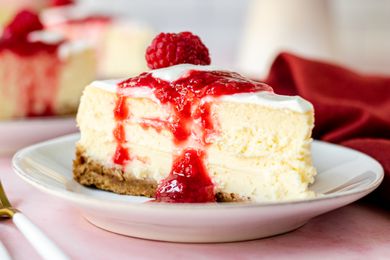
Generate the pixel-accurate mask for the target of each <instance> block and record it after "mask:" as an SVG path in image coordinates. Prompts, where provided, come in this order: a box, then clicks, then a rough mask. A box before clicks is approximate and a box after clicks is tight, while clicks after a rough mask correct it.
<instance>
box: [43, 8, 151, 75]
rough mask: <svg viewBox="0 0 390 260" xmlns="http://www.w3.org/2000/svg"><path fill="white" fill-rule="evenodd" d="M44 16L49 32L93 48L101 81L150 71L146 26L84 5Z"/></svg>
mask: <svg viewBox="0 0 390 260" xmlns="http://www.w3.org/2000/svg"><path fill="white" fill-rule="evenodd" d="M41 17H42V20H43V23H44V24H45V26H46V27H47V28H48V29H49V30H51V31H54V32H58V33H61V34H64V35H66V37H67V38H68V39H71V40H75V39H82V40H84V41H87V42H88V43H89V44H91V45H92V46H94V48H95V50H96V52H97V54H98V73H99V77H101V78H112V77H125V76H126V77H127V76H129V75H134V76H135V75H138V74H139V73H141V72H143V71H145V70H146V69H147V66H146V62H145V56H144V51H145V49H146V47H147V45H148V43H149V42H150V41H151V39H152V37H153V34H152V29H151V28H150V27H149V26H147V25H145V24H142V23H139V22H136V21H134V20H132V19H129V18H126V17H123V16H115V15H113V14H110V13H109V12H107V11H106V10H98V9H94V8H93V6H91V5H87V4H83V3H80V4H75V5H70V6H65V7H55V8H48V9H46V10H44V11H43V12H42V15H41Z"/></svg>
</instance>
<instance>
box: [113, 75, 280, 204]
mask: <svg viewBox="0 0 390 260" xmlns="http://www.w3.org/2000/svg"><path fill="white" fill-rule="evenodd" d="M136 87H149V88H151V89H152V90H153V93H154V95H155V97H156V98H157V99H158V100H159V101H160V103H161V104H162V105H167V106H166V107H169V108H170V109H171V110H172V111H171V115H172V117H171V119H170V120H169V121H168V120H167V121H165V122H162V121H161V119H144V120H143V123H142V124H141V125H142V127H144V128H146V127H153V128H156V130H158V131H161V128H165V129H167V130H169V131H170V132H171V133H172V135H173V142H174V143H175V145H176V150H177V152H178V156H176V158H175V159H174V162H173V165H172V168H171V172H170V174H169V176H168V177H167V178H166V179H164V180H163V181H162V182H161V183H160V184H159V186H158V189H157V192H156V200H157V201H161V202H213V201H215V195H214V185H213V183H212V181H211V178H210V177H209V175H208V173H207V168H206V166H205V164H204V158H205V157H206V156H207V154H206V147H207V146H208V145H209V144H211V143H212V138H211V137H212V136H213V135H216V134H217V133H218V131H217V129H216V128H217V125H216V122H215V120H214V119H213V113H212V103H211V102H210V100H209V99H205V98H206V97H210V98H216V97H219V96H222V95H231V94H237V93H247V92H259V91H270V92H273V90H272V88H271V87H269V86H268V85H266V84H264V83H261V82H257V81H252V80H248V79H246V78H244V77H242V76H241V75H239V74H237V73H232V72H227V71H197V70H190V71H188V73H186V74H185V75H183V76H182V77H180V78H179V79H177V80H175V81H172V82H168V81H165V80H162V79H160V78H155V77H153V75H152V73H142V74H141V75H139V76H137V77H134V78H130V79H127V80H125V81H123V82H121V83H119V84H118V93H122V92H124V91H123V89H126V88H136ZM118 95H119V94H118ZM121 103H123V101H122V100H121V98H118V100H117V104H116V110H115V113H118V111H117V108H118V107H121V105H120V104H121ZM123 109H125V108H123ZM121 111H122V110H121ZM115 118H116V120H117V127H118V126H119V125H121V124H123V117H121V118H119V119H118V118H117V117H115ZM116 140H117V152H118V149H119V150H120V149H121V148H120V147H123V143H122V142H121V141H118V139H116ZM190 140H192V145H193V143H194V142H195V143H196V148H195V147H191V146H190V145H189V143H190V142H189V141H190ZM115 157H116V156H115ZM129 158H130V157H129ZM129 158H128V159H129ZM129 160H130V159H129ZM114 162H115V160H114ZM117 164H119V165H123V161H119V162H118V163H117Z"/></svg>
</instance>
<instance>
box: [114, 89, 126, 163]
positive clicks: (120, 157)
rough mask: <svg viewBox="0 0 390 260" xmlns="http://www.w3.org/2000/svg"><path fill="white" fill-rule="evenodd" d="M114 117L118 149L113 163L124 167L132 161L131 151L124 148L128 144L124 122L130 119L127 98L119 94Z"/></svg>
mask: <svg viewBox="0 0 390 260" xmlns="http://www.w3.org/2000/svg"><path fill="white" fill-rule="evenodd" d="M114 117H115V120H116V127H115V129H114V130H113V135H114V138H115V141H116V142H117V147H116V150H115V154H114V157H113V159H112V160H113V162H114V163H116V164H119V165H122V166H124V165H125V164H126V162H127V161H129V160H130V154H129V150H128V149H127V148H125V147H124V144H125V143H126V131H125V126H124V121H125V120H126V119H127V118H128V117H129V109H128V107H127V104H126V97H125V96H122V95H119V94H118V100H117V102H116V104H115V108H114Z"/></svg>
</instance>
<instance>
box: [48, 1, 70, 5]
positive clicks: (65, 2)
mask: <svg viewBox="0 0 390 260" xmlns="http://www.w3.org/2000/svg"><path fill="white" fill-rule="evenodd" d="M72 4H74V0H51V1H50V4H49V5H50V6H64V5H72Z"/></svg>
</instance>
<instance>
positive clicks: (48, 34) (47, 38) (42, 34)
mask: <svg viewBox="0 0 390 260" xmlns="http://www.w3.org/2000/svg"><path fill="white" fill-rule="evenodd" d="M28 40H29V41H30V42H43V43H46V44H59V43H60V42H62V41H64V42H63V43H61V45H60V46H59V49H58V57H59V58H60V59H61V60H66V59H67V58H68V57H69V56H70V55H71V54H73V53H80V52H83V51H85V50H86V49H90V48H92V46H91V45H90V44H88V43H87V42H85V41H81V40H80V41H68V40H66V39H65V37H64V36H63V35H62V34H60V33H57V32H52V31H46V30H41V31H34V32H31V33H29V34H28Z"/></svg>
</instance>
